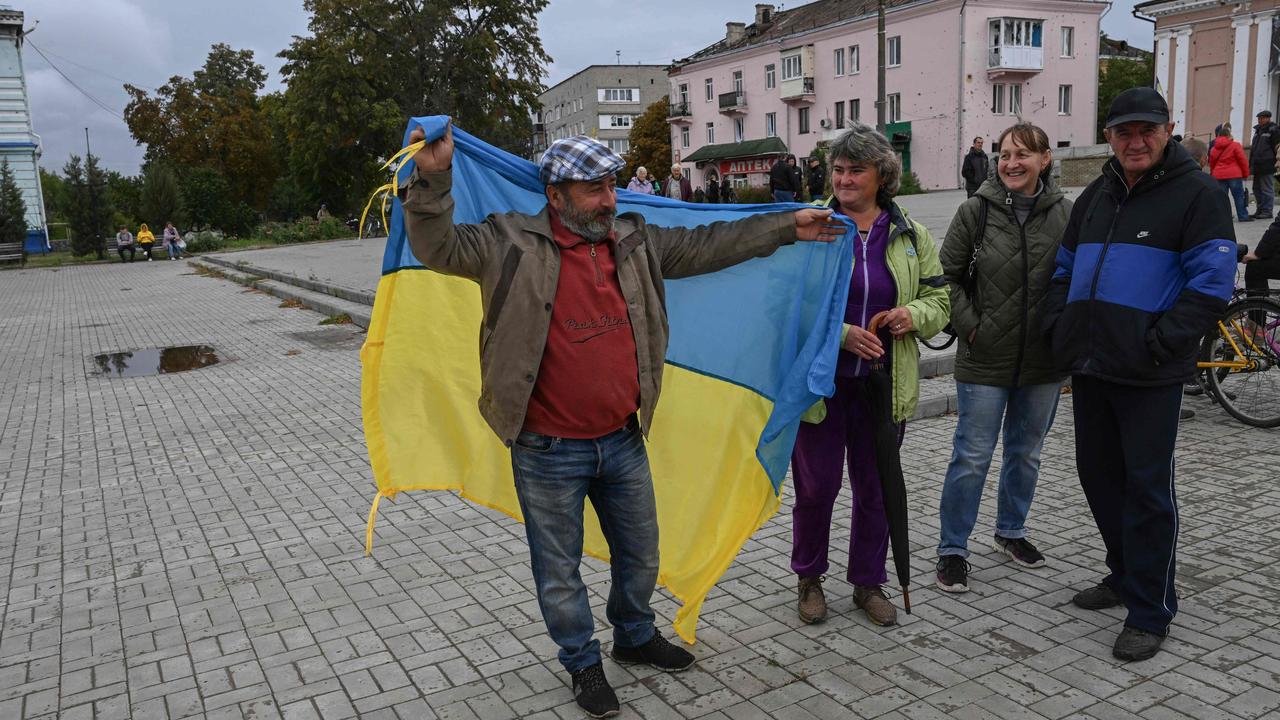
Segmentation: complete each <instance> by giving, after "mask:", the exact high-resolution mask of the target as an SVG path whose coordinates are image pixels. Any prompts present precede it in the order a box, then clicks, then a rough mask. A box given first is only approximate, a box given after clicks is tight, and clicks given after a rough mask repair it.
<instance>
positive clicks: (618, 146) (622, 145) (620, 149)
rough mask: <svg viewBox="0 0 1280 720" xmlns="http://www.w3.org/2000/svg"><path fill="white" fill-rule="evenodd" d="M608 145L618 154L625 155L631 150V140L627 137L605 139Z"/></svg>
mask: <svg viewBox="0 0 1280 720" xmlns="http://www.w3.org/2000/svg"><path fill="white" fill-rule="evenodd" d="M605 142H606V143H607V144H608V145H609V149H610V150H612V151H614V152H615V153H617V154H619V155H626V154H627V153H628V152H630V151H631V140H630V139H628V138H610V139H608V140H606V141H605Z"/></svg>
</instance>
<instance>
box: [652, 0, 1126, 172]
mask: <svg viewBox="0 0 1280 720" xmlns="http://www.w3.org/2000/svg"><path fill="white" fill-rule="evenodd" d="M887 4H888V9H887V11H886V16H885V27H886V63H885V64H886V71H885V85H886V90H885V94H886V106H887V107H886V108H885V110H886V120H887V126H886V134H887V135H888V136H889V137H890V139H891V140H892V141H893V144H894V146H895V148H897V149H898V150H899V152H900V153H901V155H902V159H903V164H904V165H905V166H906V167H907V169H909V170H911V171H913V172H915V173H916V175H917V177H918V178H919V179H920V182H921V184H922V185H923V186H924V187H925V188H932V189H938V188H954V187H959V186H960V185H961V183H962V180H961V177H960V162H961V158H962V156H963V153H964V152H965V150H966V149H967V148H968V147H969V145H970V144H971V142H972V140H973V138H974V137H976V136H982V137H985V138H988V139H991V140H994V138H995V137H996V136H997V135H998V134H999V133H1000V131H1001V130H1003V129H1004V128H1006V127H1008V126H1009V125H1012V124H1013V123H1015V122H1018V121H1019V120H1025V121H1029V122H1034V123H1036V124H1037V125H1039V126H1041V127H1043V128H1044V129H1045V131H1046V132H1047V133H1048V134H1049V137H1050V138H1051V140H1052V141H1053V142H1054V143H1055V144H1057V145H1058V146H1060V147H1066V146H1071V145H1089V144H1092V143H1093V142H1094V137H1093V135H1094V117H1095V107H1096V103H1097V67H1098V65H1097V62H1098V37H1099V33H1098V21H1099V17H1100V15H1101V14H1102V11H1103V10H1104V9H1105V8H1106V7H1107V3H1105V2H1100V1H1097V0H980V1H978V2H973V1H969V2H966V1H964V0H888V3H887ZM876 15H877V2H876V0H816V2H812V3H809V4H807V5H801V6H798V7H794V8H790V9H786V10H778V9H776V8H775V6H773V5H770V4H763V3H762V4H758V5H756V6H755V17H754V18H753V21H752V22H751V23H746V22H728V23H726V25H725V28H726V32H725V37H724V38H723V39H722V40H720V41H718V42H716V43H714V44H712V45H710V46H708V47H706V48H703V49H702V50H699V51H698V52H696V53H694V54H693V55H691V56H689V57H688V58H685V59H683V60H679V61H677V62H676V63H675V64H673V66H672V68H671V70H670V73H669V82H670V93H671V95H670V97H671V105H670V112H669V118H668V121H669V123H670V125H671V140H672V150H673V154H674V155H676V157H677V160H678V161H679V162H681V163H682V164H684V165H685V166H686V167H687V169H688V170H689V171H690V174H691V175H690V176H691V178H692V179H693V180H694V181H695V182H705V181H706V179H707V178H708V177H711V176H716V177H719V176H725V175H727V176H729V177H730V179H731V180H732V181H733V182H734V183H736V184H739V185H744V184H748V185H763V184H765V182H767V170H768V165H769V161H770V159H771V158H772V157H774V156H776V154H778V153H780V152H790V153H792V154H795V155H796V156H797V157H805V156H807V155H809V154H810V153H812V152H813V150H814V148H815V147H817V146H818V145H819V144H820V143H825V142H829V141H830V140H831V139H833V138H834V137H835V136H836V135H837V134H839V132H840V131H841V130H842V129H843V128H844V127H846V125H847V124H848V123H849V122H851V121H861V122H864V123H867V124H870V125H874V124H875V122H876V106H875V102H876V68H877V46H876ZM761 148H764V149H765V150H766V152H764V153H761ZM749 153H754V154H749Z"/></svg>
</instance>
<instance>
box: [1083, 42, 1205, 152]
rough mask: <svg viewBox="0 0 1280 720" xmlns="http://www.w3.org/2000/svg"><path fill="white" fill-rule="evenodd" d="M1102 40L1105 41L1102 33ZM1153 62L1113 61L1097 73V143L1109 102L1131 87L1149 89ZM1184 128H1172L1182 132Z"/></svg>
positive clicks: (1137, 60) (1148, 58) (1150, 58)
mask: <svg viewBox="0 0 1280 720" xmlns="http://www.w3.org/2000/svg"><path fill="white" fill-rule="evenodd" d="M1102 38H1103V39H1104V40H1105V39H1106V34H1105V33H1103V35H1102ZM1155 72H1156V71H1155V62H1154V60H1153V59H1152V57H1151V56H1147V57H1146V58H1145V59H1141V60H1139V59H1137V58H1134V59H1118V58H1117V59H1114V60H1108V61H1107V64H1106V65H1105V66H1104V67H1103V68H1102V69H1101V70H1099V71H1098V141H1099V142H1103V140H1102V128H1103V126H1104V125H1106V119H1107V110H1109V109H1110V108H1111V101H1112V100H1115V99H1116V96H1117V95H1119V94H1120V93H1122V92H1124V91H1125V90H1128V89H1129V88H1133V87H1151V85H1152V83H1153V82H1154V79H1155ZM1183 130H1184V128H1174V132H1179V133H1180V132H1183Z"/></svg>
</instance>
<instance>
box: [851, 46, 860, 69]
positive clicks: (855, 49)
mask: <svg viewBox="0 0 1280 720" xmlns="http://www.w3.org/2000/svg"><path fill="white" fill-rule="evenodd" d="M860 72H862V46H861V45H850V46H849V74H850V75H857V74H858V73H860Z"/></svg>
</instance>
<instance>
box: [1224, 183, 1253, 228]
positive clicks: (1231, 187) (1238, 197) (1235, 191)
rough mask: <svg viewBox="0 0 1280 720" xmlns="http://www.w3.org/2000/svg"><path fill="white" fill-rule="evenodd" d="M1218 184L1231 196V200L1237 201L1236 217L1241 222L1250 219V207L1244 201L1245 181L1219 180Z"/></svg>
mask: <svg viewBox="0 0 1280 720" xmlns="http://www.w3.org/2000/svg"><path fill="white" fill-rule="evenodd" d="M1218 184H1219V185H1221V186H1222V189H1223V190H1226V191H1227V192H1229V193H1230V194H1231V199H1232V200H1233V201H1235V206H1236V217H1238V218H1240V219H1241V220H1248V219H1249V206H1248V204H1246V203H1245V201H1244V180H1243V179H1241V178H1234V179H1231V180H1219V181H1218Z"/></svg>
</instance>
